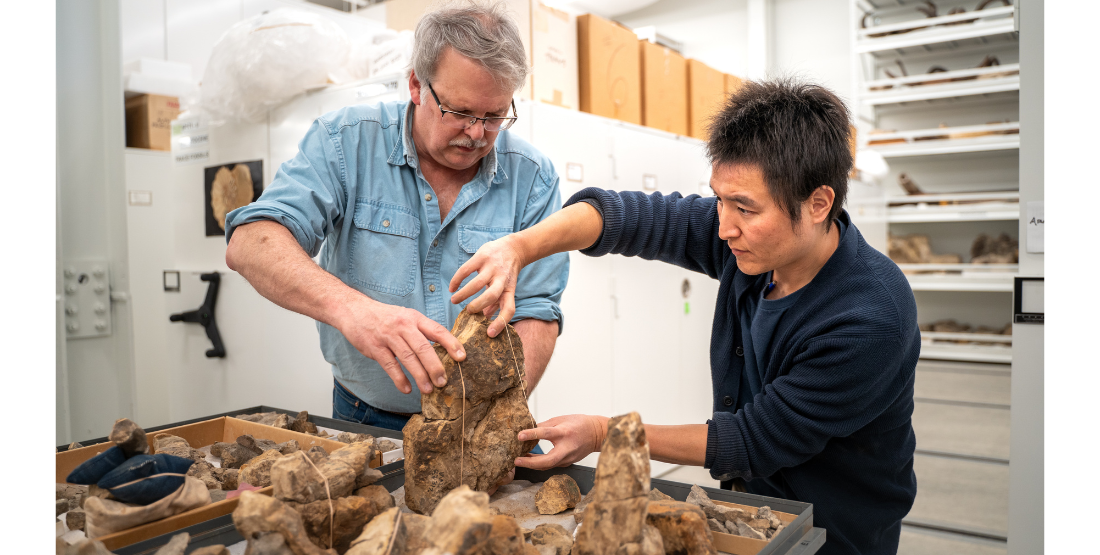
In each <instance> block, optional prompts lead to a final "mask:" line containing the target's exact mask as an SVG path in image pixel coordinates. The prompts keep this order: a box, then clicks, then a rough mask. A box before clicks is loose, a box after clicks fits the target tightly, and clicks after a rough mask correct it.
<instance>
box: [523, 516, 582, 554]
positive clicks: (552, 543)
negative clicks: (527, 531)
mask: <svg viewBox="0 0 1100 555" xmlns="http://www.w3.org/2000/svg"><path fill="white" fill-rule="evenodd" d="M531 544H532V545H534V546H536V547H540V546H546V547H549V548H551V549H552V551H547V550H545V549H541V548H540V549H539V553H552V554H553V555H569V553H570V551H572V549H573V536H572V535H571V534H570V533H569V531H568V530H566V529H565V528H563V527H562V525H560V524H539V525H538V526H536V527H535V530H534V531H533V532H531Z"/></svg>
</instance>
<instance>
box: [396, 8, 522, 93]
mask: <svg viewBox="0 0 1100 555" xmlns="http://www.w3.org/2000/svg"><path fill="white" fill-rule="evenodd" d="M448 46H449V47H451V48H454V49H455V51H456V52H458V53H459V54H462V55H463V56H466V57H467V58H470V59H473V60H477V61H478V62H480V63H481V64H482V65H483V66H485V69H487V70H489V73H490V74H492V75H493V77H495V78H496V80H497V82H498V83H500V84H501V85H502V86H507V87H511V88H512V91H513V92H514V91H517V90H519V89H520V88H522V87H523V85H524V81H525V80H526V79H527V71H528V69H527V53H526V52H524V50H523V41H522V39H520V34H519V28H518V27H517V26H516V22H515V21H513V20H512V18H511V16H509V15H508V11H507V9H506V5H505V3H504V2H501V1H495V2H491V3H483V2H471V1H465V2H449V3H447V4H445V5H444V6H443V7H441V8H439V9H437V10H435V11H431V12H428V13H426V14H424V17H422V18H421V19H420V22H419V23H417V24H416V31H415V33H414V36H413V51H412V69H413V71H415V72H416V76H417V78H419V79H420V80H421V81H422V82H423V81H425V80H427V81H431V79H432V78H433V77H435V72H436V69H437V66H438V64H439V58H440V57H441V56H442V55H443V52H444V49H446V48H447V47H448Z"/></svg>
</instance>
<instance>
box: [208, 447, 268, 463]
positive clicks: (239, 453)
mask: <svg viewBox="0 0 1100 555" xmlns="http://www.w3.org/2000/svg"><path fill="white" fill-rule="evenodd" d="M210 454H211V455H214V456H215V457H221V459H222V468H240V467H241V466H243V465H244V463H246V462H248V461H250V460H252V459H253V458H255V457H256V456H257V455H259V454H260V451H253V450H252V449H249V448H248V447H245V446H244V445H241V444H240V443H236V442H234V443H223V442H220V441H217V442H214V445H212V446H210Z"/></svg>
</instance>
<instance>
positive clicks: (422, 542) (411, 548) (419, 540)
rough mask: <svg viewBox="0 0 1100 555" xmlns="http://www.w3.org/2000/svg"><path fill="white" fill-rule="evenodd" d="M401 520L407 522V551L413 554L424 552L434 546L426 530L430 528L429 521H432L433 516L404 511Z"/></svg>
mask: <svg viewBox="0 0 1100 555" xmlns="http://www.w3.org/2000/svg"><path fill="white" fill-rule="evenodd" d="M401 520H403V521H404V522H405V529H406V531H407V533H406V534H405V537H406V540H405V552H406V553H408V554H410V555H413V554H417V553H422V552H423V551H424V550H426V549H428V548H430V547H431V546H432V544H431V542H430V541H429V539H428V537H427V536H426V535H425V532H426V531H427V530H428V523H430V522H431V521H432V519H431V517H427V516H424V515H418V514H416V513H404V514H402V515H401Z"/></svg>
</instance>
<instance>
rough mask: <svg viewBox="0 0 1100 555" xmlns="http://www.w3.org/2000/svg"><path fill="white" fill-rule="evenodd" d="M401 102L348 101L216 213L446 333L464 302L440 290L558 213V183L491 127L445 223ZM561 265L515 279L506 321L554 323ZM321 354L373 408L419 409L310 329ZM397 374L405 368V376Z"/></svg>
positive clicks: (356, 355) (559, 259) (371, 364)
mask: <svg viewBox="0 0 1100 555" xmlns="http://www.w3.org/2000/svg"><path fill="white" fill-rule="evenodd" d="M412 107H413V105H412V103H411V102H407V101H397V102H387V103H383V104H375V105H358V106H351V107H348V108H343V109H341V110H337V111H335V112H332V113H329V114H325V115H323V116H321V117H320V118H318V119H317V121H315V122H314V123H313V126H312V127H310V129H309V131H308V132H307V133H306V135H305V137H304V138H303V139H302V142H301V143H300V144H299V147H298V148H299V151H298V154H297V156H295V157H294V158H293V159H291V160H290V161H288V162H286V163H284V164H283V165H282V166H281V167H280V168H279V171H278V172H277V173H276V174H275V179H274V180H273V181H272V183H271V185H270V186H268V187H267V189H266V190H264V193H263V194H262V195H260V198H259V199H257V200H256V201H255V202H253V203H252V204H249V205H248V206H245V207H243V208H238V209H237V210H234V211H233V212H230V213H229V215H228V216H227V217H226V227H225V236H226V240H227V241H228V240H229V238H230V237H232V235H233V230H235V229H236V228H237V226H239V225H242V224H247V223H250V222H255V221H258V220H273V221H276V222H279V223H280V224H282V225H283V226H285V227H286V228H287V229H289V230H290V232H291V233H292V234H293V235H294V238H295V239H297V240H298V244H300V245H301V246H302V248H303V249H305V251H306V252H308V253H309V254H310V256H316V255H317V253H318V252H320V253H321V258H320V264H321V267H322V268H324V269H325V270H327V271H329V272H330V273H332V274H333V275H335V276H336V277H338V278H340V279H341V280H342V281H343V282H344V283H346V284H348V285H349V286H351V287H353V288H355V289H356V290H358V291H361V292H362V293H364V294H366V295H368V296H369V297H371V298H372V299H375V300H378V301H380V302H383V303H386V304H390V305H396V306H404V307H408V308H412V309H415V310H417V311H419V312H420V313H422V314H424V315H425V316H427V317H429V318H431V319H432V320H435V321H436V322H439V323H440V324H442V325H443V326H445V327H446V328H447V329H450V328H451V326H452V325H454V321H455V318H457V317H458V313H459V312H460V311H461V310H462V307H463V306H465V305H466V304H467V303H468V302H469V300H467V301H465V302H463V303H462V304H461V305H454V304H451V301H450V296H451V295H450V293H449V292H448V291H447V285H448V283H449V282H450V280H451V277H452V276H453V275H454V274H455V272H456V271H457V270H458V267H459V266H461V265H462V264H463V263H464V262H466V261H467V260H469V259H470V257H471V256H473V254H474V253H475V252H477V249H478V247H480V246H481V245H483V244H485V243H486V242H488V241H492V240H494V239H499V238H500V237H503V236H505V235H508V234H509V233H513V232H516V231H519V230H521V229H525V228H528V227H530V226H532V225H534V224H536V223H538V222H540V221H542V220H543V219H544V218H546V217H547V216H549V215H550V214H553V213H554V212H556V211H558V210H560V209H561V194H560V192H559V191H558V175H557V173H556V172H555V171H554V167H553V165H552V164H551V163H550V160H549V159H547V158H546V156H544V155H543V154H542V153H540V152H539V151H538V150H536V149H535V148H534V147H532V146H531V145H530V144H529V143H527V142H526V141H524V140H522V139H520V138H519V137H516V136H514V135H511V134H509V132H508V131H501V132H500V134H499V135H498V136H497V140H496V145H495V148H494V149H493V150H491V151H490V152H489V154H488V155H486V156H485V158H483V159H482V161H481V167H480V169H479V171H478V173H477V175H476V176H475V177H474V179H473V180H472V181H470V182H469V183H467V184H465V185H463V187H462V191H461V192H460V193H459V195H458V198H457V199H456V200H455V204H454V206H453V207H452V208H451V211H450V212H449V213H448V214H447V219H446V220H444V221H442V222H440V218H439V201H438V200H437V199H436V197H435V192H434V191H433V190H432V188H431V186H429V185H428V182H427V181H425V180H424V176H423V174H422V173H421V171H420V168H419V163H418V160H417V156H416V149H415V147H414V145H413V139H412V131H411V125H410V124H411V122H412V117H413V112H412ZM568 276H569V258H568V256H567V255H566V254H564V253H562V254H556V255H554V256H550V257H547V258H545V259H543V260H540V261H538V262H535V263H534V264H531V265H530V266H527V267H526V268H524V269H523V271H522V272H520V275H519V282H518V284H517V290H516V314H515V316H514V317H513V318H512V321H513V322H515V321H517V320H523V319H528V318H534V319H538V320H546V321H554V320H557V321H558V323H559V333H560V329H561V328H560V326H561V324H562V323H563V320H562V313H561V308H560V307H559V303H560V301H561V294H562V291H563V290H564V289H565V284H566V280H567V279H568ZM317 328H318V330H319V331H320V335H321V351H322V352H323V353H324V356H325V360H327V361H329V362H330V363H331V364H332V373H333V375H334V376H335V377H336V379H337V380H339V381H340V383H341V384H343V385H344V386H345V387H347V388H348V389H349V390H351V392H352V393H354V394H355V395H356V396H358V397H359V398H360V399H363V400H364V401H366V402H368V403H370V404H371V405H374V406H375V407H378V408H381V409H383V410H388V411H394V412H406V413H407V412H419V411H420V392H419V390H418V389H417V387H416V382H415V381H413V379H412V377H411V376H410V377H409V382H410V383H411V384H412V387H413V391H412V393H410V394H408V395H405V394H403V393H401V392H400V391H398V390H397V387H396V386H394V385H393V381H392V380H391V379H390V377H389V376H388V375H387V374H386V373H385V371H383V370H382V367H381V366H380V365H379V364H378V363H377V362H375V361H373V360H371V359H369V358H367V357H365V356H363V355H362V354H361V353H360V352H359V351H357V350H356V349H355V347H353V346H352V345H351V343H349V342H348V341H347V339H345V338H344V336H343V334H341V333H340V332H339V331H338V330H336V328H333V327H331V326H329V325H327V324H323V323H321V322H318V323H317ZM405 373H406V375H408V370H406V371H405Z"/></svg>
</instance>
